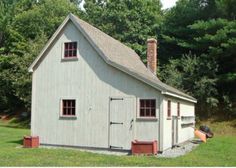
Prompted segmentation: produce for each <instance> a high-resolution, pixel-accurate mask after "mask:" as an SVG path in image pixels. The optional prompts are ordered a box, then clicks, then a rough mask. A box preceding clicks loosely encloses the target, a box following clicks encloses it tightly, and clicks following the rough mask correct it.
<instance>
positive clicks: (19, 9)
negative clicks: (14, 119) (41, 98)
mask: <svg viewBox="0 0 236 168" xmlns="http://www.w3.org/2000/svg"><path fill="white" fill-rule="evenodd" d="M4 2H5V1H4ZM9 2H10V1H9ZM0 7H1V8H2V9H4V10H2V11H1V12H2V13H1V12H0V24H1V25H4V26H3V27H1V28H0V37H1V38H0V40H1V44H0V72H1V73H0V86H1V88H0V112H2V111H8V112H9V111H15V110H16V109H17V110H19V109H21V110H24V111H25V110H27V111H30V100H31V74H29V73H28V67H29V65H30V64H31V63H32V61H33V59H34V58H35V57H36V55H38V53H39V51H40V50H41V49H42V47H43V46H44V45H45V42H46V41H47V39H48V38H49V37H50V36H51V35H52V33H54V31H55V30H56V28H57V27H58V26H59V25H60V24H61V22H62V21H63V20H64V18H65V17H66V16H67V15H68V14H69V13H70V12H73V13H75V14H77V15H80V14H82V12H81V11H80V10H79V9H78V7H77V4H76V3H75V2H73V3H71V2H70V1H68V0H40V1H39V3H36V1H31V0H20V1H13V0H12V3H7V1H6V2H5V3H3V2H1V3H0ZM8 7H9V8H8ZM9 9H11V11H9ZM7 16H8V17H7ZM13 107H14V108H13Z"/></svg>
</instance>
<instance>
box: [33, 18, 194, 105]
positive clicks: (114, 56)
mask: <svg viewBox="0 0 236 168" xmlns="http://www.w3.org/2000/svg"><path fill="white" fill-rule="evenodd" d="M70 20H71V21H72V22H73V23H74V25H75V26H76V27H77V28H78V30H79V31H80V32H81V33H82V34H83V35H84V36H85V38H86V39H87V40H88V41H89V42H90V44H91V45H92V46H93V47H94V49H95V50H96V51H97V52H98V54H99V55H100V56H101V57H102V58H103V59H104V61H105V62H106V63H107V64H109V65H111V66H113V67H115V68H117V69H119V70H121V71H123V72H125V73H127V74H129V75H131V76H133V77H134V78H136V79H138V80H141V81H143V82H144V83H146V84H148V85H150V86H152V87H154V88H156V89H157V90H159V91H161V93H162V94H165V95H170V96H173V97H178V98H180V99H183V100H187V101H190V102H194V103H196V102H197V100H196V99H195V98H193V97H192V96H189V95H187V94H185V93H183V92H181V91H179V90H177V89H175V88H173V87H171V86H169V85H166V84H165V83H163V82H161V81H160V80H159V79H158V78H157V77H156V76H155V75H154V74H153V73H152V72H151V71H150V70H149V69H147V68H146V66H145V65H144V64H143V62H142V61H141V59H140V57H139V56H138V55H137V54H136V52H135V51H134V50H132V49H131V48H129V47H127V46H126V45H124V44H122V43H121V42H119V41H118V40H115V39H114V38H112V37H111V36H109V35H107V34H105V33H104V32H102V31H101V30H99V29H97V28H95V27H93V26H92V25H90V24H88V23H87V22H85V21H83V20H81V19H79V18H78V17H76V16H75V15H73V14H69V15H68V16H67V17H66V19H65V20H64V21H63V23H62V24H61V25H60V26H59V28H58V29H57V31H56V32H55V33H54V34H53V36H52V37H51V38H50V40H49V41H48V42H47V44H46V45H45V47H44V48H43V50H42V51H41V52H40V54H39V55H38V57H37V58H36V59H35V60H34V62H33V63H32V64H31V66H30V67H29V71H30V72H33V71H34V69H35V67H36V65H39V64H40V61H41V60H42V58H43V56H44V53H45V52H46V51H47V49H48V48H49V47H50V45H51V43H52V42H53V41H54V40H55V39H56V37H57V36H58V34H60V32H61V31H62V29H63V28H64V27H65V25H66V23H67V22H68V21H70Z"/></svg>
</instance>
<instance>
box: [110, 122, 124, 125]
mask: <svg viewBox="0 0 236 168" xmlns="http://www.w3.org/2000/svg"><path fill="white" fill-rule="evenodd" d="M112 124H121V125H123V122H110V125H112Z"/></svg>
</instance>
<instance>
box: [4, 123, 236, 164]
mask: <svg viewBox="0 0 236 168" xmlns="http://www.w3.org/2000/svg"><path fill="white" fill-rule="evenodd" d="M233 130H234V129H233ZM25 134H29V130H28V129H19V128H14V126H13V128H12V125H9V124H6V123H5V124H4V123H3V122H0V166H236V135H235V134H234V135H224V136H223V135H216V136H215V137H214V138H213V139H210V140H209V141H208V142H207V143H206V144H201V145H200V146H199V147H197V149H195V150H194V151H192V152H191V153H189V154H187V155H185V156H182V157H178V158H173V159H170V158H168V159H167V158H156V157H145V156H140V157H137V156H111V155H101V154H92V153H89V152H81V151H78V150H70V149H42V148H41V149H40V148H39V149H24V148H21V147H20V145H21V143H22V141H21V140H22V136H23V135H25Z"/></svg>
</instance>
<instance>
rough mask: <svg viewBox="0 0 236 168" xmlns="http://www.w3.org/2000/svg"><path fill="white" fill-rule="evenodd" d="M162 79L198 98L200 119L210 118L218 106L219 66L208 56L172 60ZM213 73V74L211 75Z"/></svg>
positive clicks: (187, 56) (188, 56)
mask: <svg viewBox="0 0 236 168" xmlns="http://www.w3.org/2000/svg"><path fill="white" fill-rule="evenodd" d="M162 69H163V70H162V73H161V76H160V78H161V79H162V80H163V81H164V82H166V83H167V84H169V85H172V86H174V87H176V88H179V89H180V90H182V91H184V92H186V93H188V94H189V95H192V96H194V97H195V98H197V100H198V103H197V109H196V110H197V111H198V112H200V115H199V114H198V116H200V117H206V116H207V117H208V116H210V115H211V114H212V112H214V111H216V107H217V105H218V99H217V94H218V92H217V90H216V72H217V65H216V64H212V61H209V58H207V57H206V56H201V57H197V56H196V55H192V54H191V53H189V54H187V55H183V56H182V57H181V58H179V59H170V61H169V63H168V64H166V65H164V67H162ZM209 73H211V74H209Z"/></svg>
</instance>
